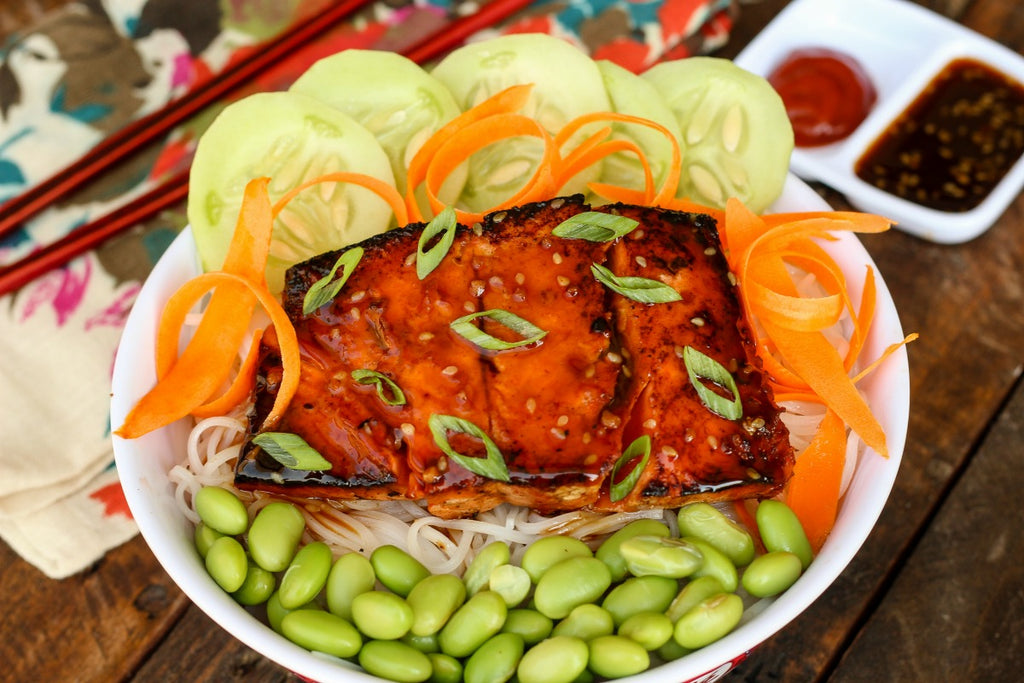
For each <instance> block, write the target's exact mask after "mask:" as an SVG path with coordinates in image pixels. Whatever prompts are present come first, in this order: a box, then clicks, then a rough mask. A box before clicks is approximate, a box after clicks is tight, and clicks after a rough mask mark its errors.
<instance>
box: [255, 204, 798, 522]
mask: <svg viewBox="0 0 1024 683" xmlns="http://www.w3.org/2000/svg"><path fill="white" fill-rule="evenodd" d="M589 210H590V207H589V206H587V205H586V204H585V203H584V201H583V199H582V197H579V196H574V197H563V198H558V199H554V200H551V201H548V202H540V203H535V204H529V205H526V206H523V207H519V208H516V209H512V210H508V211H501V212H497V213H494V214H491V215H490V216H487V217H486V218H485V219H484V221H483V222H482V223H481V224H480V225H478V226H475V227H474V228H473V229H470V228H467V227H464V226H459V227H458V228H457V230H456V231H455V236H454V240H453V243H452V246H451V248H450V249H449V250H448V252H447V254H446V255H445V256H444V258H443V259H442V260H441V261H440V264H439V265H438V266H437V267H436V268H435V269H434V270H433V271H432V272H430V273H429V274H428V275H426V277H424V278H423V279H422V280H421V279H420V278H419V277H418V276H417V274H416V265H415V260H416V253H417V245H418V242H419V238H420V235H421V233H422V231H423V229H424V226H423V225H410V226H406V227H404V228H401V229H398V230H392V231H390V232H387V233H384V234H382V235H378V236H376V237H373V238H371V239H369V240H366V241H364V242H362V243H360V244H359V245H355V246H358V247H361V248H362V249H363V256H362V259H361V260H360V261H359V263H358V265H357V266H356V267H355V269H354V270H353V272H352V273H351V275H350V276H349V278H348V280H347V281H346V283H345V285H344V287H343V288H342V289H341V290H340V292H339V293H338V294H337V295H336V296H335V298H334V299H333V300H332V301H330V302H329V303H327V304H325V305H323V306H321V307H320V308H319V309H317V310H316V311H313V312H311V313H309V314H308V315H304V314H303V312H302V301H303V298H304V297H305V295H306V292H307V291H308V290H309V288H310V286H311V285H313V283H315V282H316V281H318V280H320V279H321V278H323V277H325V276H327V275H328V273H329V272H330V270H331V268H332V267H333V266H334V264H335V262H336V261H337V260H338V258H339V257H340V256H341V255H342V254H343V253H344V251H345V250H341V251H336V252H331V253H328V254H323V255H321V256H318V257H315V258H313V259H310V260H309V261H306V262H304V263H302V264H299V265H296V266H293V267H292V268H291V269H289V271H288V275H287V280H286V289H285V294H284V303H285V308H286V310H287V311H288V314H289V317H290V319H291V320H292V322H293V324H294V326H295V329H296V333H297V335H298V339H299V344H300V348H301V353H302V369H301V378H300V383H299V390H298V392H297V394H296V395H295V397H294V398H293V399H292V401H291V403H290V405H289V407H288V409H287V411H286V413H285V415H284V417H283V418H282V421H281V422H280V423H279V424H278V425H277V426H276V427H275V430H277V431H282V432H290V433H294V434H297V435H299V436H301V437H302V438H303V439H304V440H305V441H306V442H307V443H308V444H309V445H310V446H311V447H312V448H314V449H315V450H316V451H317V452H319V453H320V454H321V455H322V456H323V457H324V458H325V459H326V460H327V461H328V462H330V463H331V468H330V469H329V470H325V471H318V472H305V471H302V472H297V471H294V470H290V469H289V468H287V467H283V466H281V465H280V464H278V463H277V462H276V461H274V460H273V459H272V458H270V457H269V456H268V455H267V454H266V453H264V452H263V451H262V449H260V448H258V447H256V446H254V445H252V444H251V443H247V445H246V447H245V448H244V450H243V453H244V455H243V457H242V458H240V461H239V465H238V468H237V471H236V483H237V484H238V485H239V486H240V487H242V488H248V489H262V490H269V491H276V492H283V493H288V494H291V495H302V496H310V497H321V498H340V499H346V498H348V499H351V498H367V499H389V498H403V499H412V500H418V501H424V502H425V504H426V505H427V507H428V509H429V510H430V511H431V512H432V513H433V514H436V515H438V516H441V517H445V518H452V517H466V516H472V515H474V514H477V513H479V512H482V511H486V510H489V509H491V508H494V507H496V506H498V505H500V504H502V503H506V502H507V503H512V504H515V505H522V506H526V507H530V508H532V509H535V510H537V511H538V512H541V513H544V514H549V513H555V512H560V511H567V510H575V509H583V508H588V509H597V510H635V509H641V508H651V507H678V506H679V505H681V504H683V502H685V501H688V500H696V499H700V500H729V499H738V498H746V497H765V496H771V495H774V494H775V493H777V492H778V491H779V490H780V489H781V487H782V486H783V485H784V484H785V481H786V480H787V479H788V477H789V474H790V473H791V470H792V464H793V452H792V448H791V447H790V445H789V435H788V432H787V431H786V428H785V426H784V425H783V424H782V421H781V419H780V410H779V409H778V407H777V406H776V405H775V403H774V401H773V399H772V396H771V392H770V389H769V388H768V386H767V381H766V379H765V377H764V376H763V374H762V373H761V371H760V365H759V363H758V360H757V358H756V355H755V353H754V345H753V343H752V342H751V340H750V335H749V331H748V328H747V323H746V322H745V321H744V319H743V315H742V309H741V307H740V304H739V301H738V299H737V294H736V288H735V286H734V282H733V281H732V279H731V276H730V275H729V272H728V268H727V265H726V262H725V259H724V257H723V255H722V254H721V253H720V249H721V248H720V245H719V242H718V237H717V232H716V229H715V224H714V221H713V220H712V219H711V218H710V217H708V216H702V215H694V214H686V213H679V212H672V211H665V210H660V209H649V208H645V207H633V206H625V205H614V206H605V207H601V208H600V209H597V210H599V211H600V212H602V213H611V214H618V215H620V216H623V217H626V218H629V219H632V220H635V221H637V226H636V228H635V229H633V230H632V231H631V232H629V233H628V234H627V235H626V236H624V237H619V238H616V239H614V240H611V241H590V240H587V239H571V238H566V237H559V236H556V235H554V234H553V233H552V231H553V230H554V229H555V228H556V226H558V225H560V224H561V223H563V221H566V220H567V219H569V218H571V217H573V216H576V215H577V214H580V213H583V212H585V211H589ZM352 248H354V247H349V248H348V249H352ZM594 264H598V265H602V266H604V267H606V268H608V269H610V270H611V271H612V272H613V273H615V274H616V275H617V276H620V277H639V278H647V279H649V280H654V281H657V282H660V283H663V284H665V285H667V286H668V287H671V288H672V289H673V290H675V291H676V292H678V294H679V297H680V299H679V300H678V301H671V302H668V303H640V302H638V301H634V300H632V299H630V298H628V297H626V296H623V295H622V294H620V293H616V292H614V291H612V290H611V289H610V288H608V287H606V286H605V285H604V284H602V283H601V282H600V281H599V280H598V279H596V278H595V275H594V272H593V270H592V266H593V265H594ZM489 311H490V312H492V311H499V312H505V313H509V314H512V315H514V316H516V317H517V318H519V319H522V320H525V321H528V322H529V323H530V324H531V325H532V326H534V327H535V328H539V329H540V330H541V331H542V332H543V335H542V337H541V338H540V339H539V340H536V341H532V342H528V343H523V344H521V345H512V346H511V347H510V348H497V349H495V348H487V347H486V346H480V345H479V344H480V342H477V343H474V342H471V341H470V340H469V339H467V338H466V337H465V336H463V335H462V334H460V333H459V332H457V331H456V330H455V329H454V328H453V327H452V325H451V323H452V322H453V321H455V320H456V319H458V318H461V317H463V316H467V315H471V314H483V313H484V312H489ZM472 324H473V325H474V326H476V327H477V328H479V329H480V330H482V331H483V332H485V333H487V334H488V335H491V336H492V337H493V338H496V339H498V340H502V341H508V342H515V341H516V340H517V339H520V337H518V336H517V335H518V334H519V333H517V332H515V331H513V330H511V329H510V328H509V326H508V325H507V324H505V323H502V322H501V321H500V319H499V318H498V317H496V316H491V315H481V316H480V317H477V318H475V319H474V320H473V321H472ZM687 347H692V348H695V349H697V350H699V351H701V352H702V353H703V354H706V355H707V356H708V357H710V358H712V359H714V360H715V361H716V362H718V363H719V364H721V366H723V367H724V368H726V369H728V370H729V372H730V374H731V376H732V378H733V379H734V381H735V391H736V393H737V394H738V396H733V395H732V392H731V390H730V389H727V388H724V387H720V386H710V384H708V383H706V384H708V386H709V387H710V388H711V389H712V390H714V391H716V392H717V393H719V394H721V395H723V396H725V397H726V398H730V399H736V398H738V400H739V403H740V404H741V405H742V415H741V416H739V417H738V418H735V419H730V418H727V417H722V416H721V415H719V414H717V413H716V412H713V411H712V410H710V409H709V408H708V407H707V406H705V405H704V403H703V402H702V398H701V397H700V395H699V394H698V392H697V389H696V388H695V387H694V385H693V382H692V380H691V379H690V377H689V373H688V371H687V368H686V364H685V362H684V360H683V355H684V354H683V349H685V348H687ZM261 354H262V355H261V362H260V365H259V369H258V380H257V390H256V396H255V400H254V408H253V411H252V412H251V415H250V425H251V430H250V431H251V432H252V434H251V435H255V433H256V431H257V430H256V427H257V426H258V425H259V424H261V423H262V418H263V416H265V415H266V412H267V411H268V410H269V406H270V404H271V403H272V401H273V398H274V395H275V391H276V383H277V381H278V378H279V377H280V373H281V367H280V358H279V355H278V354H277V349H276V344H275V340H274V337H273V335H272V334H271V335H268V337H267V338H266V339H264V342H263V345H262V349H261ZM358 370H363V371H367V370H369V371H373V372H376V373H379V374H380V375H381V376H383V377H386V378H387V379H389V380H390V381H392V382H393V383H394V384H395V385H396V386H397V387H399V388H400V390H401V392H402V393H403V394H404V398H405V400H404V402H402V403H401V404H399V405H389V404H388V402H387V401H384V400H382V398H381V396H380V395H378V393H377V388H376V387H375V386H374V385H367V384H360V383H359V382H357V381H355V380H354V379H353V377H352V373H353V371H358ZM434 416H451V417H454V418H459V419H461V420H464V421H466V422H468V423H471V424H472V425H473V426H475V427H476V428H478V429H479V431H480V432H481V433H483V434H484V435H485V436H486V438H487V439H488V440H489V441H490V444H491V445H492V446H493V448H496V449H497V451H498V452H499V454H500V460H501V462H502V463H503V464H502V468H503V470H504V471H503V472H502V476H496V475H494V474H493V473H490V474H489V475H488V474H480V473H478V471H479V468H476V467H474V468H472V469H470V468H467V467H466V466H463V464H460V462H458V461H457V460H460V458H459V457H455V456H451V457H450V456H449V455H448V454H446V453H445V451H444V449H443V448H442V447H441V446H440V445H439V444H438V442H437V440H436V438H435V433H434V432H433V431H432V430H431V418H432V417H434ZM641 435H647V436H649V437H650V439H651V443H652V448H651V455H650V458H649V460H648V462H647V464H646V466H645V467H644V468H643V470H642V471H641V472H640V473H639V479H638V480H637V482H636V484H635V485H634V486H632V488H631V489H630V490H629V491H628V492H627V493H626V494H625V495H624V497H619V496H616V499H615V500H612V497H611V496H610V487H611V483H612V482H611V480H610V477H611V474H612V470H613V468H614V467H615V464H616V462H617V461H618V460H619V458H620V456H621V455H622V453H623V452H624V450H625V449H626V448H627V446H628V445H629V444H630V443H632V442H633V440H634V439H636V438H637V437H639V436H641ZM444 438H445V439H446V440H447V444H448V445H449V447H450V448H451V449H453V450H454V451H455V453H457V454H459V456H461V462H462V463H467V462H476V461H467V460H465V458H482V459H483V458H486V457H487V446H488V444H486V443H485V442H484V440H483V439H480V438H477V437H476V436H473V435H468V434H465V433H461V432H460V431H459V430H447V431H444ZM622 469H623V471H624V472H626V471H628V469H629V466H628V465H627V466H625V467H623V468H622ZM472 470H477V471H472ZM621 478H622V474H621V473H618V475H617V477H616V481H618V480H620V479H621Z"/></svg>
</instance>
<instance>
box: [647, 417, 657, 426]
mask: <svg viewBox="0 0 1024 683" xmlns="http://www.w3.org/2000/svg"><path fill="white" fill-rule="evenodd" d="M657 426H658V421H657V420H655V419H654V418H653V417H649V418H647V419H646V420H644V429H654V428H655V427H657Z"/></svg>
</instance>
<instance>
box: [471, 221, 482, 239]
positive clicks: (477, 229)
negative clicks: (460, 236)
mask: <svg viewBox="0 0 1024 683" xmlns="http://www.w3.org/2000/svg"><path fill="white" fill-rule="evenodd" d="M473 234H474V235H476V236H477V237H479V236H480V235H482V234H484V226H482V225H480V224H479V223H474V224H473Z"/></svg>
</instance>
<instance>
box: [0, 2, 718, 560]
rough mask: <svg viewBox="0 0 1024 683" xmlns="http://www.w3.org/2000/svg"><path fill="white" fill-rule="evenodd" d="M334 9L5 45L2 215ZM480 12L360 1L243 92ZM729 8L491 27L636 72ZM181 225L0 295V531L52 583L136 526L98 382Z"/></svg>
mask: <svg viewBox="0 0 1024 683" xmlns="http://www.w3.org/2000/svg"><path fill="white" fill-rule="evenodd" d="M327 4H329V0H232V1H231V2H213V1H211V0H81V1H80V2H69V3H68V4H65V5H63V6H61V7H59V8H58V9H56V10H54V11H53V12H52V13H50V14H49V15H47V16H45V17H44V18H43V19H42V20H40V21H39V22H38V23H36V24H35V25H33V26H28V27H25V28H24V29H23V30H22V31H19V32H18V33H16V34H12V35H9V36H7V37H6V39H4V40H3V41H2V43H0V211H2V210H3V207H2V203H3V202H4V201H6V200H8V199H10V198H11V197H14V196H16V195H18V194H19V193H21V192H23V191H25V190H26V189H28V188H30V187H32V186H33V185H35V184H36V183H38V182H40V181H42V180H44V179H46V178H47V177H49V176H50V175H51V174H53V173H54V172H56V171H57V170H59V169H60V168H62V167H63V166H65V165H67V164H69V163H71V162H73V161H74V160H76V159H77V158H79V157H81V156H82V155H83V154H85V153H86V152H88V151H89V150H90V149H91V148H92V147H93V146H94V145H96V144H97V143H98V142H99V141H101V140H102V139H103V138H104V137H105V136H107V135H110V134H111V133H113V132H115V131H117V130H118V129H120V128H121V127H122V126H124V125H125V124H127V123H130V122H131V121H133V120H136V119H138V118H139V117H141V116H144V115H146V114H149V113H151V112H154V111H158V110H159V109H160V108H162V107H164V106H165V105H166V104H167V103H168V102H171V101H173V99H174V98H175V97H178V96H180V95H181V94H183V93H185V92H187V91H188V90H189V89H190V88H193V87H196V86H197V85H199V84H201V83H203V82H204V81H205V80H207V79H209V78H211V77H212V76H214V75H215V74H217V73H218V72H219V71H221V70H222V69H224V68H225V67H226V66H227V65H230V64H232V63H234V61H235V60H238V59H244V58H245V57H246V56H247V55H249V54H252V52H253V51H254V50H258V49H259V47H260V45H261V44H263V43H264V41H267V40H270V39H272V38H274V37H275V36H277V35H279V34H281V33H282V32H283V31H285V30H287V29H288V27H289V26H292V25H294V24H295V23H296V22H297V21H300V20H302V19H303V18H306V17H308V16H311V14H312V13H315V12H319V11H321V10H323V9H324V7H325V6H326V5H327ZM480 4H481V3H480V2H477V1H476V0H383V1H380V2H377V3H376V4H371V5H367V6H366V7H365V8H364V9H362V10H360V11H359V12H358V13H357V14H356V15H355V16H353V17H351V18H350V19H348V20H346V21H345V22H342V24H340V25H339V26H338V27H336V28H334V29H332V30H331V31H329V32H328V33H326V34H325V35H323V36H322V37H320V38H319V39H318V40H316V41H314V42H311V43H310V44H309V45H307V46H305V47H304V48H303V49H301V50H299V51H298V52H297V53H296V54H295V55H293V56H292V57H291V58H290V59H288V60H285V61H284V62H282V63H281V64H278V65H276V66H275V67H274V68H273V69H272V70H271V71H270V72H268V73H265V74H263V75H261V76H260V77H259V78H258V79H256V81H255V82H254V83H253V84H251V85H250V86H248V88H247V89H246V90H245V92H243V93H241V94H246V93H248V92H253V91H256V90H274V89H283V88H285V87H287V86H288V85H289V84H290V83H291V82H292V81H293V80H294V79H295V78H296V77H297V76H298V74H300V73H301V72H302V71H303V70H304V69H305V68H306V67H307V66H309V65H310V64H312V63H313V62H314V61H316V60H317V59H319V58H320V57H323V56H325V55H328V54H331V53H334V52H337V51H338V50H342V49H345V48H350V47H358V48H374V49H395V50H397V49H401V48H403V47H406V46H408V45H411V44H413V43H414V42H416V41H417V40H418V39H420V38H421V37H423V36H425V35H428V34H430V33H432V32H434V31H437V30H442V29H443V27H444V26H445V24H446V23H448V22H450V21H452V20H453V19H454V18H456V17H458V16H460V15H465V14H467V13H471V12H474V11H476V10H477V9H478V8H479V5H480ZM736 12H737V3H736V2H735V1H730V0H547V1H545V0H541V1H539V2H535V3H534V4H533V5H531V6H530V7H528V8H527V9H526V10H524V11H522V12H520V13H519V14H518V15H516V16H514V17H512V18H511V19H510V20H509V21H507V22H505V23H504V24H503V25H502V26H500V27H496V28H492V29H488V30H486V31H483V32H482V33H481V34H480V36H479V38H485V37H489V36H491V35H494V34H495V33H508V32H546V33H550V34H552V35H556V36H560V37H563V38H565V39H567V40H569V41H571V42H574V43H575V44H577V45H579V46H580V47H581V48H583V49H585V50H587V51H588V52H589V53H590V54H591V55H593V56H594V57H597V58H603V59H610V60H613V61H615V62H617V63H619V64H621V65H622V66H625V67H627V68H629V69H632V70H634V71H640V70H642V69H644V68H646V67H647V66H649V65H651V64H653V63H654V62H656V61H658V60H660V59H665V58H675V57H681V56H685V55H688V54H693V53H703V52H709V51H711V50H713V49H714V48H716V47H718V46H720V45H721V44H723V43H724V42H725V41H726V40H727V38H728V35H729V30H730V28H731V26H732V22H733V20H734V19H735V15H736ZM217 109H218V107H217V106H214V107H211V109H210V110H209V111H207V112H203V113H201V114H199V115H197V116H195V117H194V118H193V119H192V120H190V121H188V122H187V123H186V124H184V125H183V126H181V127H180V128H179V129H178V130H175V131H173V132H172V133H171V134H169V135H168V136H167V137H166V139H164V140H162V141H160V142H159V143H158V144H154V145H152V146H151V147H150V148H148V149H144V150H142V151H140V152H139V153H138V154H136V155H135V156H134V157H132V158H130V159H128V160H127V161H125V162H123V163H121V164H120V165H119V166H117V167H116V168H114V169H112V170H111V171H110V172H108V173H106V174H104V175H103V177H101V178H97V179H95V180H94V181H93V182H91V183H90V184H89V185H87V186H86V187H84V188H82V189H81V190H80V191H79V192H77V193H76V194H75V195H74V196H72V197H69V198H66V199H62V200H60V201H58V202H56V203H55V204H54V205H52V206H51V207H49V208H47V209H46V210H45V211H44V212H42V213H41V214H40V215H38V216H37V217H35V218H34V219H32V220H31V221H29V222H28V223H27V224H26V225H25V226H23V228H22V229H21V230H19V231H17V232H16V233H14V234H13V235H9V236H7V237H6V238H3V239H2V240H0V266H4V265H7V264H10V263H12V262H14V261H15V260H17V259H19V258H22V257H24V256H25V255H27V254H30V253H31V252H32V251H33V250H35V249H38V248H39V247H40V246H42V245H45V244H47V243H50V242H52V241H54V240H56V239H58V238H60V237H62V236H64V235H66V234H67V233H68V232H70V231H71V230H72V229H74V228H75V227H76V226H78V225H82V224H84V223H86V222H88V221H90V220H93V219H95V218H97V217H99V216H102V215H104V214H106V213H108V212H110V211H112V210H113V209H115V208H117V207H118V206H120V205H123V204H124V203H126V202H128V201H130V200H132V199H134V198H136V197H138V196H139V195H140V194H142V193H144V192H146V191H148V190H149V189H151V188H152V187H154V186H155V185H157V184H158V183H159V182H161V181H162V180H164V179H166V178H167V177H169V176H170V175H172V174H174V173H175V172H178V171H181V170H184V169H186V168H187V167H188V164H189V162H190V159H191V155H192V152H193V150H194V145H195V142H196V140H197V139H198V137H199V135H200V134H201V133H202V131H203V130H204V128H205V126H206V125H207V124H208V123H209V121H210V120H211V119H212V118H213V115H214V114H215V113H216V111H217ZM184 224H185V217H184V208H183V207H181V206H179V207H176V208H175V209H174V210H171V211H168V212H165V214H164V215H161V216H159V217H157V218H155V219H153V220H150V221H148V222H147V223H146V224H144V225H139V226H138V227H137V228H136V229H135V230H133V231H132V232H130V233H129V234H127V235H125V236H122V237H119V238H116V239H112V240H110V241H108V242H107V243H106V244H104V245H103V246H101V247H100V248H98V249H96V250H95V251H93V252H91V253H89V254H86V255H84V256H82V257H80V258H77V259H75V260H73V261H72V262H71V263H69V264H68V265H67V266H66V267H63V268H60V269H58V270H55V271H52V272H50V273H48V274H46V275H44V276H43V277H41V278H39V279H38V280H36V281H34V282H32V283H30V284H28V285H26V286H25V287H23V288H22V289H21V290H20V291H18V292H15V293H14V294H11V295H8V296H5V297H3V298H0V382H2V385H0V389H2V390H0V436H2V438H0V536H2V537H3V538H4V540H5V541H6V542H7V543H8V544H10V545H11V547H13V548H14V549H15V550H16V551H17V552H18V553H19V554H21V555H22V556H23V557H24V558H26V559H27V560H28V561H30V562H32V563H33V564H35V565H36V566H37V567H39V568H40V569H41V570H42V571H44V572H45V573H46V574H47V575H48V576H51V577H55V578H60V577H64V576H68V575H70V574H72V573H75V572H77V571H80V570H81V569H83V568H85V567H88V566H89V564H91V563H92V562H94V561H95V560H96V559H98V558H99V557H101V556H102V555H103V553H105V552H106V551H107V550H109V549H110V548H112V547H115V546H116V545H118V544H120V543H122V542H124V541H125V540H127V539H129V538H131V537H132V536H133V535H134V534H135V533H136V531H137V529H136V527H135V525H134V523H133V522H132V520H131V514H130V512H129V511H128V508H127V505H126V504H125V502H124V497H123V494H122V493H121V491H120V487H119V485H118V483H117V475H116V471H115V469H114V467H113V456H112V451H111V447H110V424H109V422H110V420H109V413H108V403H109V402H108V393H109V392H108V387H109V379H110V370H111V366H112V363H113V356H114V351H115V349H116V346H117V343H118V339H119V335H120V332H121V328H122V326H123V323H124V320H125V318H126V316H127V313H128V311H129V309H130V307H131V305H132V302H133V300H134V298H135V296H136V294H137V292H138V291H139V288H140V286H141V282H142V280H144V279H145V276H146V274H147V273H148V272H149V270H150V269H151V268H152V265H153V264H154V263H155V261H156V260H157V259H158V258H159V256H160V254H161V253H162V252H163V250H164V249H165V248H166V246H167V245H168V244H169V243H170V241H171V240H172V239H173V238H174V236H175V235H176V234H177V232H178V231H180V230H181V228H182V227H183V226H184Z"/></svg>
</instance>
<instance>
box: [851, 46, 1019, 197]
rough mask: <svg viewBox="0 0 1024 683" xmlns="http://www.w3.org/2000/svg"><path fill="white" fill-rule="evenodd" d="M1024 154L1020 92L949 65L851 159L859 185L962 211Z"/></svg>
mask: <svg viewBox="0 0 1024 683" xmlns="http://www.w3.org/2000/svg"><path fill="white" fill-rule="evenodd" d="M1022 153H1024V86H1021V84H1020V83H1018V82H1017V81H1015V80H1013V79H1011V78H1009V77H1008V76H1006V75H1005V74H1002V73H1000V72H999V71H996V70H994V69H992V68H991V67H989V66H987V65H986V64H983V63H981V62H978V61H976V60H973V59H966V58H964V59H956V60H954V61H952V62H950V63H949V64H948V65H947V66H946V67H945V68H944V69H943V70H942V71H941V72H940V73H939V74H938V75H937V76H936V77H935V78H934V79H933V80H932V81H931V83H929V84H928V86H927V87H926V88H925V89H924V90H923V91H922V92H921V94H920V95H918V97H917V99H916V100H914V102H913V103H912V104H911V105H910V106H909V107H907V109H906V110H905V111H904V112H903V113H902V114H900V115H899V116H898V117H897V118H896V119H895V120H894V121H893V122H892V124H890V125H889V127H888V128H887V129H886V130H885V132H884V133H883V134H882V135H881V136H880V137H879V138H878V140H876V141H875V142H874V144H873V145H872V146H871V147H869V148H868V150H867V152H865V154H864V155H863V156H862V157H861V158H860V159H859V160H858V161H857V163H856V165H855V168H854V170H855V172H856V174H857V176H858V177H859V178H861V180H864V181H865V182H867V183H870V184H871V185H874V186H875V187H878V188H880V189H882V190H884V191H886V192H888V193H890V194H894V195H896V196H897V197H901V198H903V199H906V200H909V201H912V202H914V203H916V204H920V205H922V206H926V207H929V208H932V209H937V210H940V211H949V212H963V211H969V210H971V209H973V208H974V207H976V206H978V205H979V204H981V202H982V201H984V200H985V197H987V196H988V194H989V193H990V192H991V191H992V190H993V189H994V188H995V186H996V185H998V184H999V182H1000V181H1001V180H1002V179H1003V177H1004V176H1005V175H1006V174H1007V173H1008V172H1009V170H1010V168H1011V167H1012V166H1013V165H1014V164H1015V163H1016V162H1017V160H1018V159H1019V158H1020V156H1021V154H1022Z"/></svg>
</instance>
